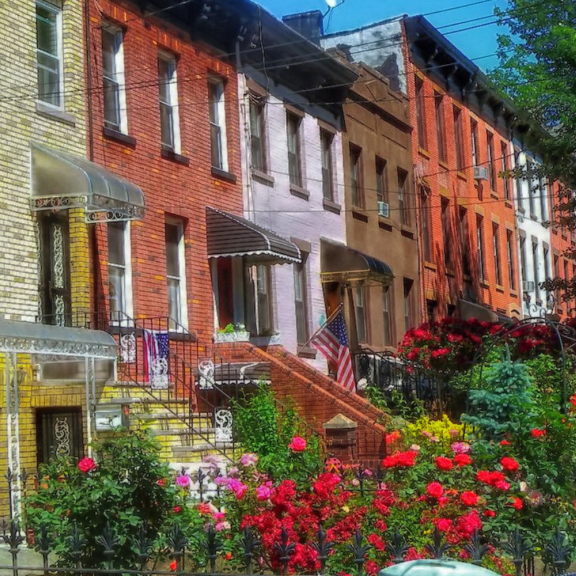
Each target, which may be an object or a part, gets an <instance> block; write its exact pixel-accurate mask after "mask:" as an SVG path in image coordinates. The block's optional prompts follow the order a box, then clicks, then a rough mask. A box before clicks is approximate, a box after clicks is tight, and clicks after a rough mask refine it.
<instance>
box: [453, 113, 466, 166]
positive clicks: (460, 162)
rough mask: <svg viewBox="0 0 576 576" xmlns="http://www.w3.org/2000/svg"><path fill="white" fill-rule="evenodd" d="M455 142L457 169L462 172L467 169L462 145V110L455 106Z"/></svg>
mask: <svg viewBox="0 0 576 576" xmlns="http://www.w3.org/2000/svg"><path fill="white" fill-rule="evenodd" d="M454 140H455V144H456V169H457V170H459V171H460V172H462V171H463V170H464V168H465V167H466V160H465V158H464V146H463V145H462V110H460V108H457V107H456V106H454Z"/></svg>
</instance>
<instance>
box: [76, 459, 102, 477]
mask: <svg viewBox="0 0 576 576" xmlns="http://www.w3.org/2000/svg"><path fill="white" fill-rule="evenodd" d="M97 467H98V464H96V462H94V460H92V458H82V460H80V462H78V470H80V472H84V474H88V472H92V470H96V468H97Z"/></svg>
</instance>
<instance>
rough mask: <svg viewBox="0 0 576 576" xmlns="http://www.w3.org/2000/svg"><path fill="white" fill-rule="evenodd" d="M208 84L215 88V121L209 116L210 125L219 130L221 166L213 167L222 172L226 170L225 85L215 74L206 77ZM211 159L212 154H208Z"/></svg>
mask: <svg viewBox="0 0 576 576" xmlns="http://www.w3.org/2000/svg"><path fill="white" fill-rule="evenodd" d="M208 86H209V88H213V87H215V88H216V95H217V98H218V99H217V100H216V114H217V118H216V120H217V121H216V122H212V119H211V118H210V126H211V127H212V126H213V125H214V126H218V128H219V131H220V163H221V166H214V168H218V169H219V170H224V172H228V137H227V134H226V100H225V92H226V85H225V83H224V80H223V79H222V78H218V77H216V76H212V77H210V78H208ZM208 100H210V93H209V94H208ZM209 106H210V107H211V103H210V102H209ZM210 146H212V137H210ZM210 158H211V159H212V156H210Z"/></svg>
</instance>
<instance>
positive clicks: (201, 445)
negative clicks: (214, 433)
mask: <svg viewBox="0 0 576 576" xmlns="http://www.w3.org/2000/svg"><path fill="white" fill-rule="evenodd" d="M233 447H234V443H233V442H214V443H210V444H208V443H207V442H198V443H197V444H192V445H191V446H174V447H172V452H173V453H174V454H175V455H176V454H180V455H181V454H187V453H197V452H213V451H214V450H217V449H218V448H220V449H224V448H233Z"/></svg>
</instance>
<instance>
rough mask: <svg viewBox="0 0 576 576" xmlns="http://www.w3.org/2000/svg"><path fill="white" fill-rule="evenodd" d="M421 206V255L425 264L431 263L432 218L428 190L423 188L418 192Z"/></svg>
mask: <svg viewBox="0 0 576 576" xmlns="http://www.w3.org/2000/svg"><path fill="white" fill-rule="evenodd" d="M420 198H421V206H422V254H423V256H424V260H425V261H426V262H433V254H432V217H431V214H430V190H429V189H428V188H426V187H424V186H422V188H421V192H420Z"/></svg>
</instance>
